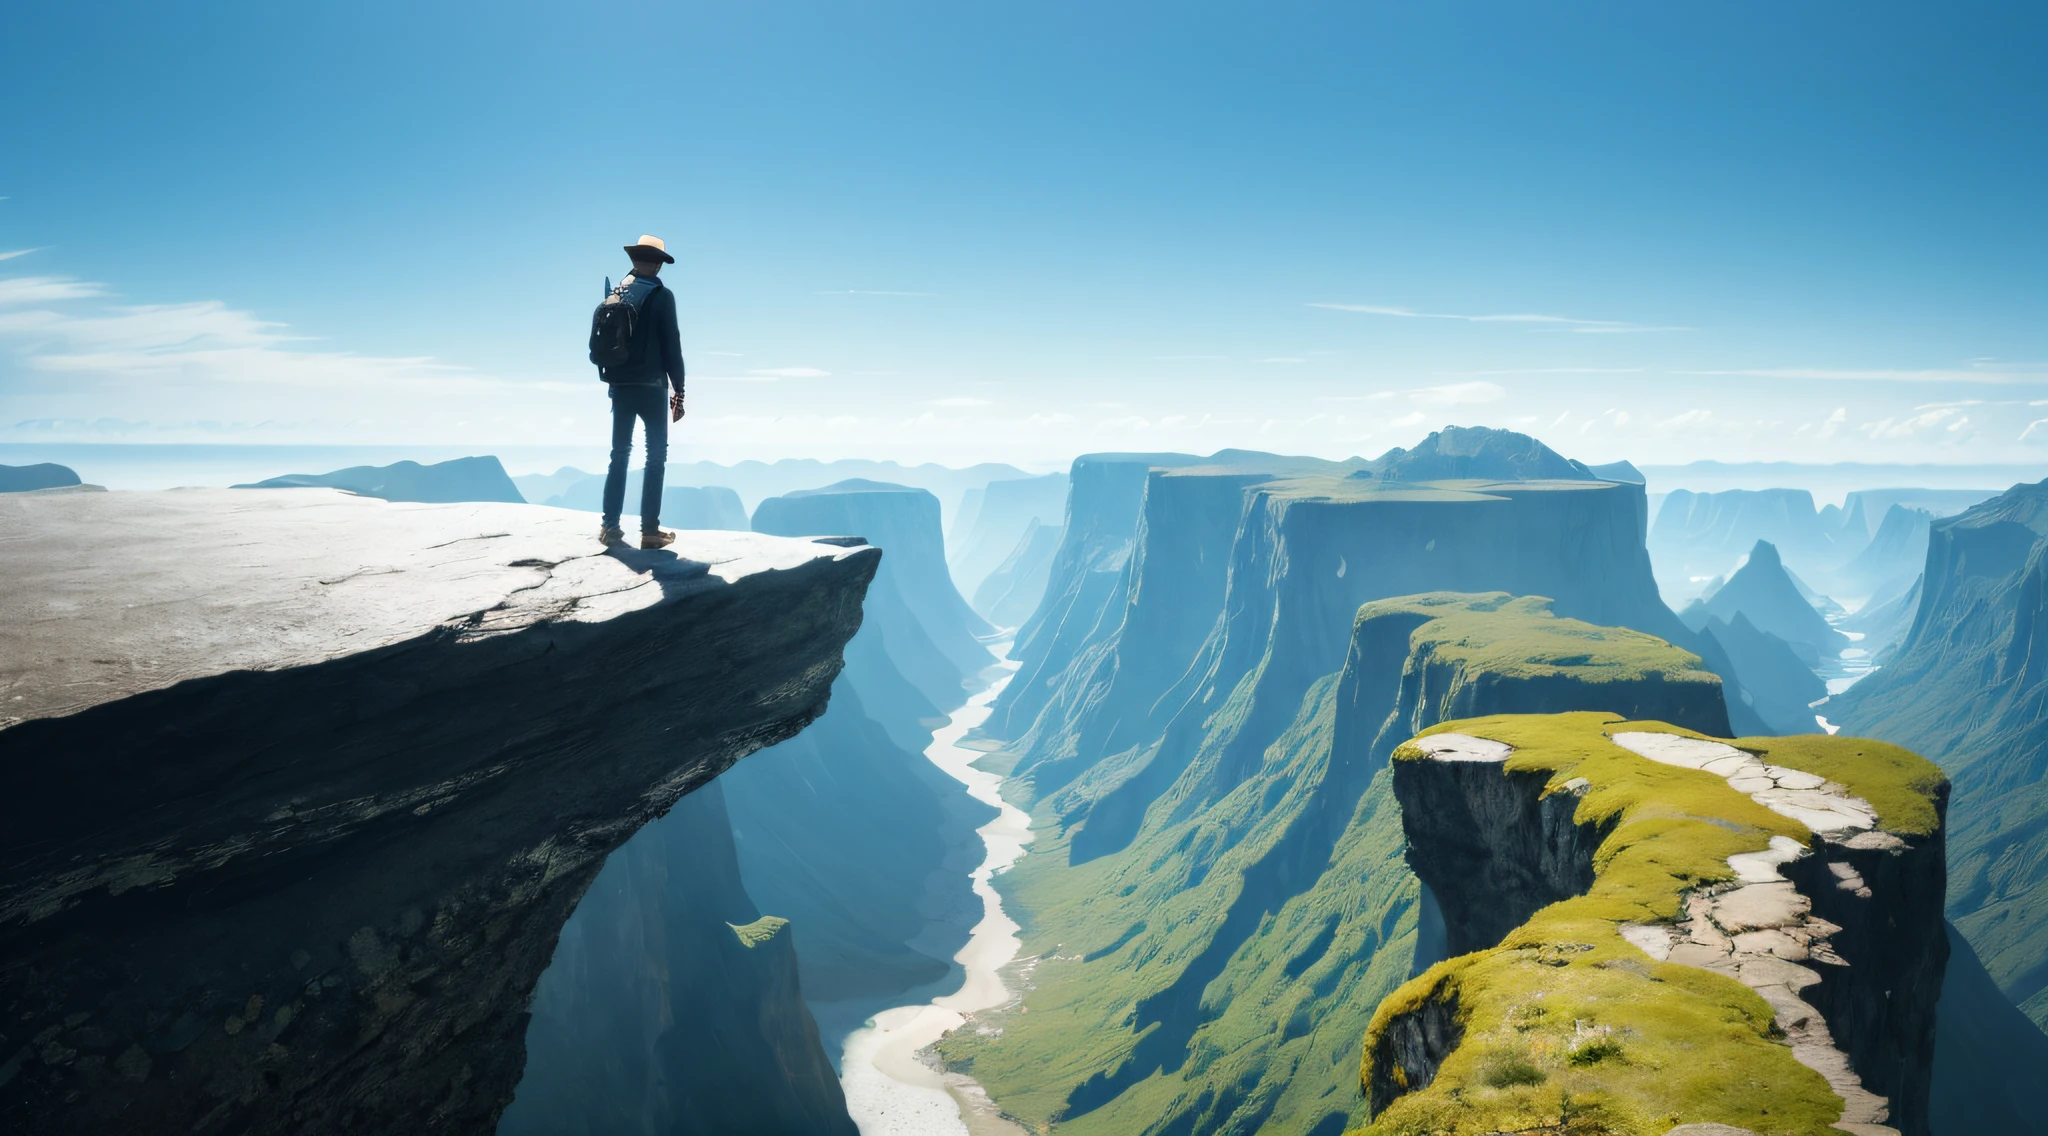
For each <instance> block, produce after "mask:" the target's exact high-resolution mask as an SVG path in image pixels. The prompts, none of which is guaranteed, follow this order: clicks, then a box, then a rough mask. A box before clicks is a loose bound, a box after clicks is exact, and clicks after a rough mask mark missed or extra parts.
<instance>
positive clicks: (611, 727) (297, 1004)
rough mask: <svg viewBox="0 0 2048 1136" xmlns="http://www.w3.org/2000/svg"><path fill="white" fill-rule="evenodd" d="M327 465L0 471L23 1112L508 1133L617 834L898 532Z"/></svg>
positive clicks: (4, 815)
mask: <svg viewBox="0 0 2048 1136" xmlns="http://www.w3.org/2000/svg"><path fill="white" fill-rule="evenodd" d="M589 528H590V526H589V524H588V521H587V518H584V517H580V516H575V515H571V514H564V513H560V512H556V511H552V510H546V509H540V508H535V507H529V506H522V505H498V504H479V505H394V504H387V503H384V502H380V501H375V500H367V499H363V498H357V497H350V496H347V495H345V494H342V493H337V492H334V491H330V490H280V491H277V492H272V493H261V494H256V493H241V492H234V491H226V490H184V491H171V492H163V493H108V494H90V495H83V496H66V497H61V498H51V497H46V496H43V495H30V496H23V497H11V498H6V499H0V578H4V579H6V580H7V581H8V582H9V587H8V588H7V589H6V590H5V591H4V593H0V715H5V717H0V776H4V777H5V779H6V785H7V787H8V791H7V792H6V793H5V794H0V1014H4V1017H5V1021H6V1025H5V1026H4V1027H0V1033H4V1034H5V1035H6V1041H5V1042H0V1129H4V1130H11V1131H50V1130H60V1129H61V1130H65V1131H85V1132H92V1131H121V1132H137V1131H140V1132H152V1131H179V1132H227V1131H233V1132H285V1131H290V1132H327V1131H339V1130H343V1129H352V1130H356V1131H454V1132H487V1131H490V1130H491V1129H492V1128H493V1127H494V1126H495V1124H496V1121H497V1117H498V1114H499V1112H500V1111H501V1110H502V1109H503V1108H504V1106H505V1104H506V1102H507V1101H508V1100H509V1099H510V1097H511V1093H512V1088H513V1085H514V1084H515V1083H516V1081H517V1079H518V1077H519V1073H520V1069H521V1066H522V1064H523V1061H524V1050H523V1047H522V1044H521V1038H522V1035H523V1033H524V1028H525V1010H526V1005H527V1002H528V999H529V998H530V996H531V994H532V991H533V988H534V983H535V981H536V979H537V978H538V976H539V974H540V972H541V970H542V969H543V968H544V967H545V966H546V965H547V963H548V961H549V959H550V958H551V957H552V955H553V952H554V946H555V940H556V937H557V935H558V933H559V932H560V930H561V927H562V925H563V923H564V921H565V920H566V919H567V918H568V915H569V913H570V911H571V909H572V908H573V907H574V906H575V904H576V902H577V900H578V899H579V897H580V896H581V895H582V893H583V890H584V889H585V888H586V887H587V886H588V885H589V883H590V881H591V879H592V878H593V877H594V876H595V875H596V873H597V871H598V869H599V867H600V866H601V865H602V864H603V862H604V859H605V857H606V855H607V854H608V853H609V852H610V851H611V850H612V849H613V848H615V847H617V846H618V845H619V844H621V843H623V842H624V841H625V839H626V838H627V837H629V836H631V835H632V834H633V832H634V831H636V830H637V829H638V828H639V827H640V826H641V825H643V824H645V823H646V822H647V821H648V820H650V819H652V818H654V817H656V816H659V815H661V814H662V813H664V812H666V811H667V810H668V808H669V807H670V806H671V805H673V804H674V803H675V802H676V800H677V799H678V798H680V797H681V796H682V795H683V794H685V793H687V792H689V791H690V790H691V789H693V788H695V787H696V786H698V785H700V784H702V783H703V782H705V781H706V780H708V779H710V778H711V777H712V776H715V775H716V774H717V773H718V772H720V771H721V770H723V769H725V768H727V767H728V766H730V765H731V764H732V763H733V762H734V761H737V760H738V759H739V758H740V757H742V756H744V755H746V754H747V753H750V752H752V751H754V750H756V749H758V748H760V747H762V746H764V745H769V744H773V743H774V742H776V741H780V740H782V739H784V738H787V737H789V736H791V735H793V734H794V733H796V732H797V731H798V730H799V729H801V728H802V727H803V726H804V725H805V724H806V723H808V722H809V721H810V720H811V719H812V718H814V717H816V716H817V715H818V714H819V713H820V712H821V711H822V710H823V708H824V704H825V701H826V698H827V694H828V691H829V688H830V684H831V682H832V680H833V678H834V676H835V675H836V674H837V673H838V671H839V669H840V666H841V651H842V648H843V646H844V644H845V643H846V641H847V640H848V639H849V638H850V637H851V636H852V635H853V633H854V631H855V630H856V629H857V628H858V627H859V624H860V618H861V600H862V596H863V593H864V591H865V588H866V586H867V583H868V581H869V580H870V579H872V577H873V574H874V571H875V567H876V564H877V562H878V560H879V553H878V552H876V550H874V549H871V548H866V547H859V546H855V547H845V546H840V545H822V544H814V543H810V542H805V541H797V540H788V539H778V538H773V537H765V536H759V535H755V534H750V533H717V534H711V533H703V534H689V535H688V536H686V537H685V538H684V539H683V540H682V541H680V542H679V543H678V544H677V545H676V546H675V547H674V548H673V549H670V550H664V551H661V552H645V553H643V552H627V551H618V552H613V553H609V554H604V553H601V550H600V549H599V548H598V546H597V544H596V542H595V540H594V539H593V537H594V534H592V533H591V532H589V531H588V530H589Z"/></svg>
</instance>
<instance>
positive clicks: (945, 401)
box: [925, 398, 995, 406]
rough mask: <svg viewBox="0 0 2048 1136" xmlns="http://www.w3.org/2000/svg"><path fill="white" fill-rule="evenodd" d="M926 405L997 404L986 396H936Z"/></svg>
mask: <svg viewBox="0 0 2048 1136" xmlns="http://www.w3.org/2000/svg"><path fill="white" fill-rule="evenodd" d="M925 405H926V406H993V405H995V404H994V403H992V402H990V401H989V400H988V399H985V398H934V399H931V400H929V401H927V402H926V403H925Z"/></svg>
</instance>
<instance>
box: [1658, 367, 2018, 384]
mask: <svg viewBox="0 0 2048 1136" xmlns="http://www.w3.org/2000/svg"><path fill="white" fill-rule="evenodd" d="M1671 373H1672V374H1674V375H1706V376H1719V377H1725V378H1748V379H1812V380H1815V381H1820V382H1858V381H1861V382H1883V383H2048V371H1994V370H1989V369H1979V370H1972V369H1967V368H1942V367H1930V368H1924V369H1921V370H1913V371H1904V370H1886V369H1878V368H1871V369H1857V368H1837V367H1760V368H1753V369H1747V370H1735V371H1673V372H1671Z"/></svg>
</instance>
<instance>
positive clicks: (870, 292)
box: [818, 288, 938, 296]
mask: <svg viewBox="0 0 2048 1136" xmlns="http://www.w3.org/2000/svg"><path fill="white" fill-rule="evenodd" d="M818 295H820V296H936V295H938V293H937V292H890V291H886V290H884V289H880V288H833V289H829V290H826V291H823V292H819V293H818Z"/></svg>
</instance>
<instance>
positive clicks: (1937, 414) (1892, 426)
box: [1856, 406, 2025, 441]
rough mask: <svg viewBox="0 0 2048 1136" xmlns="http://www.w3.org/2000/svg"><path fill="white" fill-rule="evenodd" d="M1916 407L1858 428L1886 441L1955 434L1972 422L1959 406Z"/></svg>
mask: <svg viewBox="0 0 2048 1136" xmlns="http://www.w3.org/2000/svg"><path fill="white" fill-rule="evenodd" d="M1915 409H1916V410H1918V413H1915V414H1910V415H1905V416H1903V417H1900V416H1894V417H1890V418H1880V419H1878V420H1877V421H1875V422H1865V423H1863V424H1862V425H1861V426H1858V427H1856V429H1858V430H1860V431H1862V432H1863V433H1864V434H1867V435H1869V436H1870V438H1871V439H1872V440H1875V441H1885V440H1899V439H1905V438H1913V437H1917V436H1919V435H1922V434H1928V433H1934V432H1937V431H1939V432H1945V433H1950V434H1953V433H1955V432H1956V431H1958V430H1961V429H1962V428H1963V427H1964V426H1967V425H1969V422H1970V416H1969V415H1967V414H1964V413H1963V411H1962V408H1961V407H1958V406H1930V407H1925V408H1918V407H1916V408H1915ZM2021 437H2022V438H2024V437H2025V434H2024V433H2023V434H2022V435H2021Z"/></svg>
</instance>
